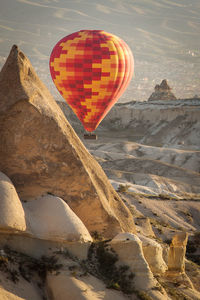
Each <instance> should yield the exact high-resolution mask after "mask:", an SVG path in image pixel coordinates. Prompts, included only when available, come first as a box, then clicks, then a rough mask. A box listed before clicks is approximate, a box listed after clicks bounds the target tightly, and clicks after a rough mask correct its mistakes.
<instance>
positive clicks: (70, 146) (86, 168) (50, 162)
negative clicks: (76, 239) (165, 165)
mask: <svg viewBox="0 0 200 300" xmlns="http://www.w3.org/2000/svg"><path fill="white" fill-rule="evenodd" d="M0 98H1V101H0V140H1V143H2V144H1V145H2V147H1V148H0V170H2V171H3V172H4V173H5V174H7V175H8V176H9V178H11V180H12V181H13V183H14V185H15V188H16V190H17V192H18V195H19V197H20V199H21V200H30V199H34V198H36V197H39V196H41V195H43V194H47V193H51V194H54V195H56V196H58V197H60V198H62V199H63V200H64V201H65V202H67V204H68V205H69V206H70V208H72V210H73V211H74V212H75V213H76V214H77V216H78V217H79V218H80V219H81V220H82V222H83V223H84V224H85V226H86V227H87V229H88V230H89V231H90V232H93V231H98V232H99V233H101V234H102V235H103V236H105V237H113V236H115V235H116V234H117V233H119V232H122V231H129V232H135V227H134V222H133V218H132V216H131V213H130V211H129V210H128V208H127V207H126V206H125V205H124V203H123V202H122V201H121V199H120V198H119V196H118V194H117V193H116V191H115V190H114V189H113V187H112V186H111V184H110V182H109V181H108V179H107V177H106V175H105V173H104V172H103V170H102V168H101V167H100V166H99V164H98V163H97V162H96V160H95V159H94V158H93V157H92V156H91V155H90V154H89V153H88V151H87V150H86V148H85V147H84V145H83V144H82V143H81V141H80V140H79V138H78V137H77V135H76V134H75V132H74V131H73V129H72V128H71V126H70V125H69V123H68V121H67V120H66V118H65V116H64V114H63V112H62V111H61V109H60V108H59V107H58V105H57V104H56V102H55V100H54V99H53V97H52V96H51V94H50V93H49V91H48V90H47V88H46V87H45V86H44V84H43V83H42V82H41V81H40V79H39V78H38V76H37V74H36V73H35V71H34V69H33V67H32V66H31V63H30V61H29V60H28V59H27V58H26V57H25V55H24V54H23V53H22V52H21V51H20V50H19V49H18V48H17V46H13V48H12V50H11V52H10V55H9V57H8V59H7V61H6V63H5V65H4V67H3V68H2V71H1V73H0Z"/></svg>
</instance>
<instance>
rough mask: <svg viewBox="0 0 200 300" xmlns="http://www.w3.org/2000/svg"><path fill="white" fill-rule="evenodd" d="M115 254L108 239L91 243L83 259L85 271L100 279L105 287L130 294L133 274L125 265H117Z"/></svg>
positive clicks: (132, 288) (132, 290) (132, 285)
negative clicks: (84, 259)
mask: <svg viewBox="0 0 200 300" xmlns="http://www.w3.org/2000/svg"><path fill="white" fill-rule="evenodd" d="M117 261H118V256H117V254H116V253H115V252H114V251H113V250H112V249H111V248H110V246H109V245H108V241H100V242H96V243H93V244H92V245H91V247H90V249H89V253H88V259H87V261H84V264H85V265H84V267H86V268H87V272H88V273H90V274H92V275H93V276H96V277H97V278H99V279H101V280H102V281H103V282H104V283H105V284H106V287H107V288H112V289H116V290H120V291H122V292H123V293H125V294H132V293H134V292H135V289H134V281H133V279H134V274H133V273H132V272H131V271H130V269H129V267H128V266H126V265H121V266H117V265H116V262H117Z"/></svg>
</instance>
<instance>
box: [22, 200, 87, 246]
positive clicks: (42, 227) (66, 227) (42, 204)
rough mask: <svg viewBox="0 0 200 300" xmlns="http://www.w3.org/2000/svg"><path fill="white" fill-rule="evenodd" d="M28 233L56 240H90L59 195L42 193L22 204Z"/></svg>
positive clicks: (84, 228) (83, 226) (78, 220)
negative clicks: (42, 194)
mask: <svg viewBox="0 0 200 300" xmlns="http://www.w3.org/2000/svg"><path fill="white" fill-rule="evenodd" d="M24 208H25V212H26V219H27V223H28V224H29V231H30V233H31V234H32V235H33V236H34V237H36V238H39V239H44V240H52V241H57V242H83V243H87V242H91V241H92V238H91V236H90V234H89V232H88V230H87V228H86V227H85V225H84V224H83V223H82V221H81V220H80V219H79V218H78V217H77V216H76V215H75V213H74V212H73V211H72V210H71V208H70V207H69V206H68V205H67V204H66V203H65V202H64V201H63V200H62V199H61V198H59V197H55V196H52V195H44V196H41V197H39V198H37V199H34V200H32V201H29V202H27V203H25V204H24Z"/></svg>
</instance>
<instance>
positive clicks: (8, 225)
mask: <svg viewBox="0 0 200 300" xmlns="http://www.w3.org/2000/svg"><path fill="white" fill-rule="evenodd" d="M24 231H26V221H25V215H24V210H23V207H22V203H21V201H20V199H19V197H18V195H17V192H16V190H15V187H14V186H13V184H12V182H11V181H10V179H9V178H8V177H7V176H6V175H5V174H3V173H2V172H0V232H8V233H13V232H24Z"/></svg>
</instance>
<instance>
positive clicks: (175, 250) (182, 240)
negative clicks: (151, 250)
mask: <svg viewBox="0 0 200 300" xmlns="http://www.w3.org/2000/svg"><path fill="white" fill-rule="evenodd" d="M187 240H188V233H187V232H181V233H178V234H176V235H174V237H173V239H172V242H171V245H170V250H169V256H168V271H169V272H170V271H172V272H176V273H184V272H185V253H186V246H187Z"/></svg>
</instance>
